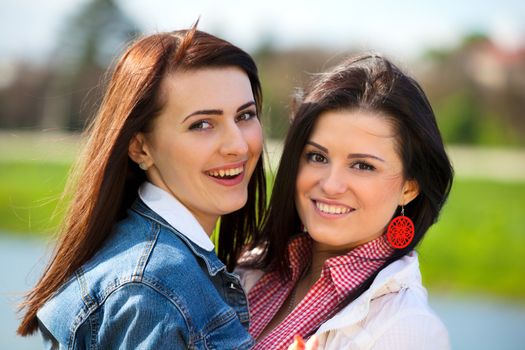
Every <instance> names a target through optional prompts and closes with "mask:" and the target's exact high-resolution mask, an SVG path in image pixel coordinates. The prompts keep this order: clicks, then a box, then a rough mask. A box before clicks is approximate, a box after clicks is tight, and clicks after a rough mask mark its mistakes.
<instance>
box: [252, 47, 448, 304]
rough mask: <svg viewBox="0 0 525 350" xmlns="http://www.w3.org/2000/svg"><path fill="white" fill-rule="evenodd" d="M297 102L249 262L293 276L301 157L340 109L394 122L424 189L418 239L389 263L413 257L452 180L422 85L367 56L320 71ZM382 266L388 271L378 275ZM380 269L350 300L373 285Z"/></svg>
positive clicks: (417, 214) (417, 211) (412, 212)
mask: <svg viewBox="0 0 525 350" xmlns="http://www.w3.org/2000/svg"><path fill="white" fill-rule="evenodd" d="M296 102H297V103H296V106H295V108H296V110H295V112H294V113H293V115H292V122H291V126H290V129H289V131H288V134H287V136H286V139H285V142H284V149H283V154H282V157H281V161H280V164H279V168H278V171H277V174H276V177H275V182H274V187H273V192H272V196H271V199H270V203H269V207H268V210H267V213H266V214H267V217H266V218H265V220H264V223H263V225H262V229H261V231H260V232H259V233H258V234H256V235H254V240H253V241H252V244H251V247H252V248H254V247H258V248H260V249H262V254H260V255H258V256H256V258H255V260H251V261H248V264H250V265H252V266H254V267H257V268H262V269H265V270H270V271H278V272H279V273H280V274H281V276H282V277H283V278H287V277H288V276H289V273H290V271H289V265H288V253H287V245H288V242H289V240H290V238H291V237H292V236H294V235H296V234H298V233H299V232H300V230H301V220H300V218H299V215H298V213H297V208H296V205H295V191H296V179H297V175H298V169H299V162H300V158H301V154H302V153H303V149H304V147H305V145H306V142H307V141H308V140H309V138H310V135H311V133H312V132H313V130H314V128H315V125H316V123H317V120H318V119H319V116H320V115H321V114H323V113H324V112H327V111H333V110H353V109H362V110H367V111H370V112H377V115H378V116H384V117H385V118H388V120H389V121H390V122H392V123H393V125H394V128H395V131H396V135H397V137H396V146H397V152H398V153H399V154H400V156H401V159H402V162H403V169H404V174H403V175H404V177H405V178H406V179H414V180H416V181H417V183H418V184H419V189H420V193H419V195H418V196H417V197H416V198H415V199H414V200H412V201H411V202H410V203H408V204H407V205H405V215H406V216H408V217H410V218H411V219H412V220H413V222H414V226H415V237H414V239H413V241H412V242H411V243H410V245H409V246H408V247H406V248H404V249H400V250H397V249H396V250H395V251H394V253H393V255H392V256H391V257H390V258H389V259H388V260H387V261H386V263H385V264H384V265H383V267H384V266H386V265H387V264H389V263H391V262H392V261H394V260H397V259H399V258H401V257H402V256H404V255H406V254H408V253H409V252H410V251H411V250H413V249H414V247H415V246H416V245H417V244H418V243H419V242H420V241H421V239H422V238H423V236H424V235H425V233H426V232H427V230H428V229H429V227H430V226H431V225H432V224H434V223H435V222H436V220H437V218H438V216H439V212H440V210H441V208H442V206H443V205H444V203H445V201H446V199H447V197H448V194H449V192H450V188H451V186H452V179H453V169H452V166H451V164H450V161H449V158H448V156H447V154H446V152H445V148H444V145H443V141H442V138H441V134H440V132H439V129H438V126H437V123H436V119H435V116H434V112H433V111H432V107H431V106H430V103H429V101H428V99H427V97H426V96H425V93H424V92H423V90H422V88H421V87H420V86H419V84H418V83H417V82H416V81H415V80H414V79H412V78H411V77H409V76H407V75H406V74H404V73H403V72H402V71H401V70H400V69H399V68H397V67H396V66H395V65H394V64H393V63H391V62H390V61H389V60H387V59H386V58H383V57H381V56H378V55H365V56H359V57H353V58H349V59H347V60H345V61H343V62H342V63H341V64H339V65H338V66H336V67H334V68H333V69H332V70H330V71H328V72H327V73H322V74H319V76H318V77H317V78H316V79H314V80H313V82H312V84H311V85H310V86H309V88H308V89H307V90H306V91H305V93H304V94H302V96H298V99H297V101H296ZM379 270H381V268H380V269H378V271H376V274H377V273H378V272H379ZM376 274H374V275H373V276H372V277H371V278H369V279H368V280H367V281H366V282H365V283H363V285H362V286H361V288H359V289H358V291H357V292H356V293H354V294H352V295H351V296H350V299H353V298H356V297H357V296H359V295H360V294H361V293H362V292H363V291H364V290H366V288H368V286H369V285H370V283H371V282H372V280H373V278H374V277H375V276H376ZM349 301H351V300H348V301H347V302H349Z"/></svg>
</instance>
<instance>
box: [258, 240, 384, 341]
mask: <svg viewBox="0 0 525 350" xmlns="http://www.w3.org/2000/svg"><path fill="white" fill-rule="evenodd" d="M311 246H312V240H311V238H310V237H309V236H307V235H301V236H298V237H296V238H294V239H293V240H292V241H291V242H290V243H289V245H288V254H289V258H290V266H291V272H292V273H291V278H290V279H289V280H287V281H283V280H282V279H281V278H280V276H279V274H278V273H277V272H275V271H274V272H269V273H267V274H265V275H263V277H261V279H260V280H259V281H258V282H257V283H256V284H255V286H254V287H253V288H252V289H251V291H250V292H249V294H248V300H249V305H250V334H251V335H252V336H253V337H254V338H258V337H259V335H260V334H261V333H262V331H263V330H264V329H265V328H266V326H267V325H268V323H270V321H271V320H272V318H273V317H274V316H275V314H276V313H277V311H279V309H280V308H281V306H282V305H283V303H284V302H285V300H286V299H287V298H288V296H289V294H290V293H291V291H292V290H293V287H294V286H295V284H296V283H297V282H298V281H299V279H300V277H301V275H302V274H303V271H304V270H305V269H306V268H307V266H308V264H309V262H310V258H311V256H310V254H311ZM392 251H393V248H392V247H391V246H390V245H389V243H388V242H387V241H386V238H385V235H383V236H381V237H379V238H377V239H375V240H373V241H371V242H368V243H366V244H363V245H362V246H359V247H357V248H355V249H354V250H352V251H350V252H349V253H348V254H346V255H342V256H337V257H334V258H330V259H328V260H326V262H325V263H324V266H323V269H322V272H321V277H320V278H319V280H317V282H316V283H315V284H314V285H313V286H312V288H311V289H310V290H309V291H308V293H307V294H306V296H305V297H304V298H303V299H302V300H301V301H300V302H299V304H298V305H297V306H296V307H295V309H294V310H292V312H291V313H290V314H289V315H288V316H287V317H286V318H285V319H284V320H283V322H281V324H280V325H279V326H277V327H276V328H274V329H273V330H272V331H271V332H270V333H269V334H267V335H266V336H265V337H264V338H263V339H259V341H258V342H257V344H256V345H255V347H254V349H287V348H288V346H289V345H290V344H291V343H292V342H293V337H294V335H296V334H300V335H302V336H305V337H308V336H310V335H311V334H313V333H314V332H315V330H316V329H317V328H319V326H320V325H321V324H322V323H324V322H325V321H327V320H328V319H329V318H330V317H331V316H333V315H334V314H335V312H336V311H337V306H338V305H339V303H341V302H342V301H343V300H344V299H345V298H346V297H347V296H348V295H349V294H350V293H351V292H352V291H353V290H355V288H357V287H358V286H359V285H360V284H361V283H363V282H364V281H365V280H366V279H367V278H368V277H369V276H371V275H372V274H373V273H374V272H375V271H376V270H377V269H378V268H379V267H380V266H381V265H382V264H383V263H384V262H385V259H386V258H388V257H389V256H390V255H391V253H392Z"/></svg>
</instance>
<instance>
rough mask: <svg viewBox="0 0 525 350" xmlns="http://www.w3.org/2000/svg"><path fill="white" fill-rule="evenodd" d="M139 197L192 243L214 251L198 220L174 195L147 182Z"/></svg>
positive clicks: (143, 185)
mask: <svg viewBox="0 0 525 350" xmlns="http://www.w3.org/2000/svg"><path fill="white" fill-rule="evenodd" d="M139 197H140V199H142V201H143V202H144V204H146V206H148V207H149V208H150V209H151V210H153V211H154V212H155V213H157V214H158V215H159V216H160V217H161V218H163V219H164V220H165V221H166V222H167V223H169V224H170V225H171V226H173V227H174V228H175V229H176V230H177V231H179V232H180V233H182V234H183V235H184V236H186V237H187V238H188V239H189V240H190V241H192V242H193V243H195V244H196V245H198V246H199V247H201V248H202V249H204V250H206V251H208V252H211V251H212V250H213V248H214V245H213V242H212V241H211V240H210V237H209V236H208V235H207V234H206V232H205V231H204V229H203V228H202V226H201V225H200V224H199V222H198V221H197V219H195V217H194V216H193V214H191V212H190V211H189V210H188V209H187V208H186V207H185V206H184V205H183V204H182V203H181V202H180V201H179V200H177V198H175V197H174V196H173V195H171V194H170V193H168V192H166V191H164V190H163V189H161V188H159V187H157V186H155V185H153V184H152V183H151V182H148V181H146V182H144V183H143V184H142V185H141V186H140V188H139Z"/></svg>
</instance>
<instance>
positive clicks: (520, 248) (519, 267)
mask: <svg viewBox="0 0 525 350" xmlns="http://www.w3.org/2000/svg"><path fill="white" fill-rule="evenodd" d="M524 214H525V182H495V181H490V180H467V179H461V178H460V179H456V182H455V184H454V186H453V188H452V192H451V194H450V198H449V200H448V203H447V204H446V205H445V208H444V210H443V212H442V214H441V218H440V220H439V221H438V223H437V224H436V225H434V226H433V227H432V228H431V230H430V231H429V232H428V233H427V236H426V237H425V239H424V241H423V243H422V245H421V247H420V248H419V254H420V263H421V268H422V272H423V279H424V281H425V284H426V285H427V286H429V287H431V288H433V289H434V290H436V289H439V290H442V291H443V290H450V291H454V292H455V293H457V292H472V291H475V292H478V293H480V294H483V293H486V294H489V295H499V296H504V297H508V298H512V299H520V300H522V301H525V279H524V278H523V276H524V275H525V259H524V258H523V257H525V215H524Z"/></svg>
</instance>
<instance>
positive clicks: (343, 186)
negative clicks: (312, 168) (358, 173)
mask: <svg viewBox="0 0 525 350" xmlns="http://www.w3.org/2000/svg"><path fill="white" fill-rule="evenodd" d="M320 185H321V189H322V190H323V192H324V193H325V194H326V195H328V196H337V195H340V194H343V193H345V192H346V191H347V189H348V183H347V179H345V176H344V174H343V169H338V168H337V167H335V166H332V167H330V169H329V171H328V172H327V174H326V177H324V178H322V179H321V181H320Z"/></svg>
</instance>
